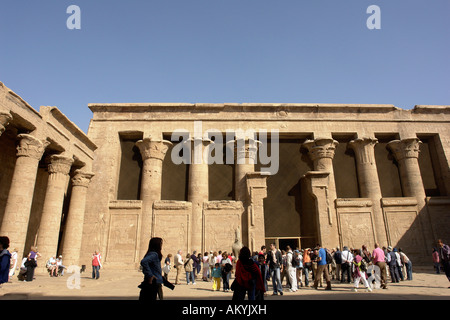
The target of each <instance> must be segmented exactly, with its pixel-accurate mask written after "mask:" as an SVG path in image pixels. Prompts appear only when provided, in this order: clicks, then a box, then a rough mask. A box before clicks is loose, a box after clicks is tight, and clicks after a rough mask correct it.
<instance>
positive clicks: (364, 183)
mask: <svg viewBox="0 0 450 320" xmlns="http://www.w3.org/2000/svg"><path fill="white" fill-rule="evenodd" d="M377 143H378V139H376V138H368V137H365V138H358V139H355V140H352V141H350V143H349V147H350V148H352V149H353V151H354V152H355V156H356V170H357V173H358V183H359V190H360V193H361V197H362V198H370V199H371V200H372V210H373V215H374V217H373V219H374V223H375V239H376V241H377V242H378V243H379V244H380V245H387V235H386V226H385V223H384V217H383V211H382V209H381V198H382V194H381V188H380V182H379V180H378V171H377V165H376V162H375V150H374V149H375V145H376V144H377Z"/></svg>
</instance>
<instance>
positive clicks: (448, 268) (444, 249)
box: [437, 239, 450, 288]
mask: <svg viewBox="0 0 450 320" xmlns="http://www.w3.org/2000/svg"><path fill="white" fill-rule="evenodd" d="M437 246H438V252H439V261H440V262H441V265H442V267H443V268H444V272H445V275H446V276H447V279H448V281H450V247H449V246H448V245H446V244H444V242H442V240H441V239H439V240H438V241H437ZM449 288H450V287H449Z"/></svg>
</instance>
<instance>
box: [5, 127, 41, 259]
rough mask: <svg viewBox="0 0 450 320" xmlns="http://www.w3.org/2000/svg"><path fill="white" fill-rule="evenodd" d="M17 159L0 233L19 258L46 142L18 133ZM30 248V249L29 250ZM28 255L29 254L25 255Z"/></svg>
mask: <svg viewBox="0 0 450 320" xmlns="http://www.w3.org/2000/svg"><path fill="white" fill-rule="evenodd" d="M18 138H19V145H18V147H17V160H16V166H15V168H14V174H13V178H12V181H11V187H10V189H9V194H8V200H7V202H6V207H5V214H4V216H3V222H2V226H1V229H0V233H1V234H2V235H4V236H8V237H9V239H10V241H11V245H10V247H11V248H14V247H16V248H17V250H18V257H19V259H22V255H23V253H24V249H25V248H24V247H25V242H26V237H27V230H28V221H29V219H30V210H31V205H32V202H33V194H34V187H35V183H36V175H37V169H38V165H39V161H40V159H41V157H42V155H43V154H44V151H45V148H46V147H47V146H48V144H49V142H47V141H42V140H39V139H37V138H35V137H33V136H32V135H29V134H19V135H18ZM28 249H29V248H28ZM26 253H28V251H27V252H26Z"/></svg>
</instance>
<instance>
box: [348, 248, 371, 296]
mask: <svg viewBox="0 0 450 320" xmlns="http://www.w3.org/2000/svg"><path fill="white" fill-rule="evenodd" d="M361 255H362V254H361V252H359V253H358V254H356V255H355V258H354V259H353V262H352V267H353V279H354V282H353V291H354V292H356V291H358V287H359V283H360V282H361V281H362V283H363V284H364V287H365V288H366V291H368V292H372V289H371V288H370V286H369V282H368V281H367V278H366V271H367V262H366V261H365V260H364V259H363V257H362V256H361Z"/></svg>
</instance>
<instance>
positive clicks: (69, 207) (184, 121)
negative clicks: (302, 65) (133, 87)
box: [0, 83, 450, 269]
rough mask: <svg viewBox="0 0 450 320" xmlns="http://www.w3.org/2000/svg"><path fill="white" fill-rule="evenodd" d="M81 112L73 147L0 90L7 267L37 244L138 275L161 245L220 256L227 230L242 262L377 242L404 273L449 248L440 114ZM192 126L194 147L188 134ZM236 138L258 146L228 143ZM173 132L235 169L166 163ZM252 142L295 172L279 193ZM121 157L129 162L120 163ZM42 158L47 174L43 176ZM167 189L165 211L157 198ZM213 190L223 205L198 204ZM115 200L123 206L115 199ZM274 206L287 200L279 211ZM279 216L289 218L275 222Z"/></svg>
mask: <svg viewBox="0 0 450 320" xmlns="http://www.w3.org/2000/svg"><path fill="white" fill-rule="evenodd" d="M89 108H90V109H91V110H92V111H93V118H92V121H91V124H90V127H89V133H88V134H87V135H86V134H84V133H83V132H81V131H80V130H79V129H78V128H77V127H76V125H74V124H73V123H72V122H71V121H70V120H69V119H67V118H66V117H65V116H64V115H63V114H62V113H61V112H60V111H59V110H58V109H57V108H55V107H41V109H40V111H39V112H37V111H36V110H34V109H33V108H32V107H31V106H29V105H28V104H27V103H26V102H25V101H24V100H23V99H22V98H20V96H19V95H17V94H16V93H14V92H12V91H11V90H9V89H8V88H6V87H5V86H4V85H3V84H2V83H0V146H1V148H2V151H3V150H4V153H3V154H1V159H2V165H3V167H2V168H1V170H2V175H1V176H0V179H1V183H2V186H1V191H2V192H3V193H4V194H6V195H5V196H2V197H0V218H1V221H2V224H1V226H0V231H1V233H2V235H8V236H9V237H10V238H11V244H12V246H13V247H17V249H18V251H19V252H20V255H22V253H25V254H26V253H27V252H28V249H29V248H28V246H29V245H35V244H38V249H39V250H42V251H41V253H42V254H43V255H45V256H44V257H43V259H45V260H46V259H48V258H49V257H48V256H49V255H56V254H61V253H62V254H63V256H64V259H67V260H66V261H67V263H71V264H72V263H73V264H85V265H89V264H90V258H91V254H92V252H93V251H94V250H97V251H100V252H102V254H103V257H104V264H105V266H110V267H111V268H121V269H123V268H137V267H138V266H139V261H140V259H141V258H142V257H143V255H144V254H145V252H146V250H147V246H148V242H149V240H150V238H151V237H152V236H159V237H162V238H163V239H164V247H163V252H164V254H167V253H172V254H173V253H175V252H176V251H177V250H178V249H182V250H183V251H184V252H185V253H186V252H192V251H193V250H197V252H200V251H209V250H213V251H219V250H222V251H223V250H227V251H230V250H232V246H233V242H234V240H235V238H236V232H237V231H236V230H239V231H238V233H239V236H240V238H241V242H242V245H246V246H249V247H250V248H251V250H252V251H258V250H259V248H260V246H261V245H264V244H267V243H265V242H266V241H268V236H270V238H271V239H280V241H281V239H285V238H289V239H291V240H295V239H300V243H297V244H298V245H299V246H300V247H303V246H304V244H305V243H306V244H308V245H309V246H312V245H315V244H317V243H320V244H322V245H323V246H326V247H328V248H331V247H335V246H341V247H342V246H344V245H348V246H353V247H360V245H362V244H366V245H368V246H369V247H370V246H372V245H373V244H374V243H375V242H379V243H380V245H384V246H387V245H392V246H401V247H402V249H403V250H404V251H405V252H406V253H407V255H408V256H409V257H411V258H412V259H413V261H414V262H416V261H417V262H419V261H423V262H425V261H424V260H421V259H422V258H423V257H426V256H428V255H429V249H430V248H431V245H432V243H433V242H434V241H435V239H436V238H437V237H439V238H443V239H444V240H445V239H450V234H449V231H448V228H445V227H444V226H445V225H446V224H445V222H446V221H447V220H448V219H449V216H448V214H447V213H448V212H450V210H449V209H450V201H449V200H448V196H449V192H450V170H449V158H450V132H449V130H448V126H449V120H450V118H449V115H450V106H423V105H421V106H416V107H415V108H414V109H412V110H402V109H400V108H397V107H395V106H392V105H360V104H354V105H347V104H300V103H298V104H295V103H292V104H289V103H281V104H277V103H272V104H271V103H244V104H238V103H224V104H208V103H201V104H200V103H199V104H189V103H148V104H145V103H132V104H92V105H89ZM199 121H201V125H202V126H201V127H202V130H203V131H202V132H201V133H200V134H201V136H200V137H199V136H197V135H195V133H198V132H196V129H198V122H199ZM247 130H248V131H249V132H256V133H257V134H256V135H255V136H253V138H249V137H245V136H244V137H242V136H241V135H240V134H238V132H239V133H242V132H247ZM174 132H184V133H185V134H186V135H187V136H188V137H190V138H193V137H194V140H188V141H187V142H185V143H188V144H191V145H192V144H194V145H195V141H197V142H201V143H200V144H198V145H197V146H200V150H201V151H203V152H204V151H205V150H206V148H207V146H208V145H209V144H210V145H212V141H211V140H210V139H212V138H210V136H211V134H212V133H214V134H215V136H214V146H215V147H217V146H218V145H220V141H219V140H220V139H221V138H223V143H224V146H223V149H224V151H225V150H226V149H227V148H226V145H227V143H228V145H227V146H228V147H229V148H230V147H231V149H232V150H233V151H234V162H233V163H216V164H214V165H215V166H216V167H215V168H216V169H215V170H219V172H220V173H219V174H217V172H218V171H215V174H214V175H211V174H210V170H211V167H210V166H209V165H208V164H206V163H203V162H200V163H198V162H196V161H194V160H195V158H194V155H193V154H190V155H185V154H184V155H183V158H184V159H190V160H191V163H189V164H186V163H182V164H178V163H177V164H174V162H173V159H172V158H171V157H172V155H170V156H168V155H169V152H168V150H169V148H172V150H173V148H174V146H175V144H178V143H183V142H180V141H179V140H177V139H174V140H173V141H172V139H171V137H169V136H171V134H172V133H174ZM263 133H270V134H269V136H270V135H272V136H275V135H277V137H279V139H280V144H281V145H283V146H284V149H283V148H281V149H283V150H285V151H284V153H283V154H282V155H281V154H280V155H281V156H282V157H289V156H290V157H291V159H295V160H292V161H291V162H290V163H289V170H285V169H286V166H285V167H284V168H283V169H284V170H283V173H282V174H280V176H278V177H279V178H280V179H278V180H277V181H280V183H283V184H286V185H284V186H283V188H279V187H278V188H277V186H276V185H274V184H273V183H271V181H272V180H271V178H273V176H270V175H262V174H261V173H260V171H261V172H263V170H260V169H262V168H264V165H267V164H266V163H261V153H260V151H261V150H262V149H263V150H265V151H267V150H269V148H268V145H262V144H261V142H259V140H261V141H262V139H261V135H262V134H263ZM219 137H220V138H219ZM228 138H229V139H228ZM195 139H197V140H195ZM252 139H253V140H252ZM169 140H171V141H169ZM123 141H126V143H122V142H123ZM16 142H17V143H18V146H17V149H16V145H15V143H16ZM238 142H243V143H242V144H241V145H239V144H238ZM270 143H271V142H270V141H269V142H268V144H270ZM172 144H173V145H172ZM273 145H276V144H275V143H274V144H273ZM292 146H294V147H292ZM123 148H129V149H127V150H128V151H127V152H126V153H124V151H123V150H122V149H123ZM132 148H133V149H132ZM229 148H228V149H229ZM286 148H288V149H289V150H288V151H289V152H286ZM294 149H295V150H294ZM14 150H17V152H14ZM219 150H220V148H219V149H217V148H216V149H215V151H216V152H218V151H219ZM337 150H338V151H339V152H337ZM270 151H271V153H276V151H277V149H273V150H272V149H270ZM419 151H420V152H419ZM294 152H295V153H296V154H297V155H299V156H298V158H294V157H292V155H293V154H294ZM124 155H128V156H129V158H126V159H125V160H127V161H122V160H123V159H124V157H125V156H124ZM61 156H63V157H65V158H61ZM273 156H276V154H273ZM48 158H51V159H52V160H53V161H52V163H51V164H50V165H49V166H44V165H45V161H44V160H45V159H48ZM220 158H221V157H217V158H216V160H217V159H220ZM232 158H233V157H232ZM65 160H67V161H65ZM121 162H122V165H121ZM168 162H171V165H170V166H165V164H167V163H168ZM129 164H133V166H132V167H131V166H130V167H128V165H129ZM178 165H180V166H184V167H181V168H182V169H181V170H179V168H180V167H177V166H178ZM291 166H292V167H291ZM163 167H164V168H165V171H164V170H163ZM217 168H218V169H217ZM224 168H226V170H225V169H224ZM80 169H81V170H80ZM222 169H223V170H222ZM127 170H131V171H132V173H133V175H132V176H133V177H135V178H133V179H134V180H133V179H131V180H130V181H131V182H132V183H133V181H134V182H135V186H137V187H136V189H135V191H134V193H133V192H130V193H126V192H125V193H120V192H119V191H120V188H121V184H120V183H119V180H120V179H121V178H120V177H124V176H126V175H127V172H129V171H127ZM133 170H134V171H133ZM220 170H222V171H220ZM275 174H279V173H278V172H277V173H275ZM69 175H70V176H72V180H71V181H70V182H69V179H68V178H69ZM390 175H392V177H391V176H390ZM168 176H169V177H170V179H166V178H167V177H168ZM214 177H220V178H219V179H215V178H214ZM300 177H302V178H301V179H300ZM342 177H343V178H344V180H342ZM346 177H350V178H351V179H345V178H346ZM288 178H292V179H288ZM225 179H228V180H229V181H224V180H225ZM299 179H300V180H299ZM339 179H341V180H339ZM298 180H299V181H298ZM336 181H338V182H339V183H336ZM390 181H392V186H390V188H386V184H390ZM350 183H353V185H351V186H350V185H348V184H350ZM395 183H397V185H395ZM127 185H128V186H129V184H127ZM175 185H176V188H177V190H178V191H177V194H176V198H175V197H173V194H172V193H171V192H170V190H171V187H173V188H175ZM163 186H164V190H168V192H166V193H165V195H164V197H163V196H162V192H161V190H162V188H163ZM216 186H220V187H222V188H220V192H221V193H220V194H221V195H222V196H221V197H215V198H214V197H213V199H214V200H218V201H210V200H211V194H214V188H215V187H216ZM339 188H340V189H339ZM342 188H344V189H347V188H348V190H344V191H348V192H341V191H342ZM217 189H219V188H217ZM280 190H283V191H280ZM286 190H287V191H286ZM228 192H229V193H228ZM119 193H120V194H126V195H130V194H131V195H133V194H135V195H136V196H135V197H134V198H125V199H124V198H119V197H118V194H119ZM215 195H217V193H216V194H215ZM338 195H340V196H338ZM289 197H292V198H289ZM286 199H295V200H293V201H292V205H291V206H284V205H282V203H281V202H282V201H285V202H287V200H286ZM268 201H270V204H271V205H270V206H267V202H268ZM268 208H270V210H269V209H268ZM286 208H288V211H289V212H287V213H285V212H284V213H283V215H281V214H280V213H281V212H282V211H283V210H286ZM30 217H31V218H30ZM269 217H270V219H269ZM277 217H283V219H282V220H283V221H279V222H277V223H270V224H269V227H270V230H271V234H270V235H266V229H267V228H268V224H267V221H274V220H276V219H277ZM29 222H30V225H29ZM294 222H295V224H294ZM287 225H289V228H286V227H285V226H287ZM294 225H295V227H293V226H294ZM61 228H62V229H61ZM287 229H289V233H287V231H286V230H287ZM61 231H62V236H61V237H58V238H57V237H55V235H59V233H60V232H61ZM55 239H56V240H55ZM58 239H59V240H58ZM445 241H447V242H448V240H445ZM294 245H295V244H294ZM57 248H59V252H56V250H57ZM421 257H422V258H421Z"/></svg>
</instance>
